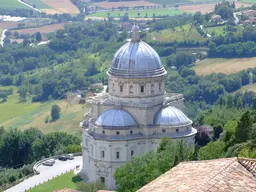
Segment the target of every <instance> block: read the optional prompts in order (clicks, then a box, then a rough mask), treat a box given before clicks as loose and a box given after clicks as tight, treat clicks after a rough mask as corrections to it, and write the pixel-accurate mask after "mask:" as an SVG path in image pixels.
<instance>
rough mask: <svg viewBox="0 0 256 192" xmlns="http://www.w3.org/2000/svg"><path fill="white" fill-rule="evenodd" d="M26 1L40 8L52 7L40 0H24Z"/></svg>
mask: <svg viewBox="0 0 256 192" xmlns="http://www.w3.org/2000/svg"><path fill="white" fill-rule="evenodd" d="M24 2H26V3H28V4H30V5H32V6H35V7H36V8H38V9H51V7H49V6H48V5H46V4H45V3H43V2H42V1H40V0H24Z"/></svg>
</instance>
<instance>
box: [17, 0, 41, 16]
mask: <svg viewBox="0 0 256 192" xmlns="http://www.w3.org/2000/svg"><path fill="white" fill-rule="evenodd" d="M17 1H18V2H20V3H22V4H24V5H26V6H27V7H30V8H31V9H34V10H35V11H38V12H40V13H41V12H42V11H41V10H39V9H37V8H34V7H33V6H32V5H29V4H28V3H26V2H24V1H21V0H17Z"/></svg>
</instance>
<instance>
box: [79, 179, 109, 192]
mask: <svg viewBox="0 0 256 192" xmlns="http://www.w3.org/2000/svg"><path fill="white" fill-rule="evenodd" d="M76 189H77V190H79V191H81V192H97V191H99V190H104V189H105V185H104V184H103V183H102V182H101V181H96V182H95V183H85V182H83V181H81V182H79V183H77V187H76Z"/></svg>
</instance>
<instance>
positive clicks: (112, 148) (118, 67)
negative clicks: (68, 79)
mask: <svg viewBox="0 0 256 192" xmlns="http://www.w3.org/2000/svg"><path fill="white" fill-rule="evenodd" d="M139 33H140V28H139V27H138V26H136V25H135V26H134V27H133V28H132V31H131V36H132V37H131V40H130V41H128V42H127V43H126V44H125V45H123V46H122V47H121V48H120V49H119V50H118V51H117V52H116V54H115V56H114V58H113V61H112V64H111V66H110V68H109V70H108V72H107V74H108V93H106V94H104V95H101V96H100V97H94V98H93V99H92V109H91V112H90V118H89V121H88V123H86V125H87V126H86V127H84V129H83V144H82V145H83V168H82V171H81V175H83V176H84V177H85V178H87V179H88V180H89V181H91V182H95V181H96V180H101V181H102V182H104V183H105V185H106V187H107V188H108V189H114V188H115V181H114V178H113V175H114V173H115V170H116V168H118V167H120V166H121V165H123V164H124V163H126V162H127V161H129V160H131V158H132V156H133V155H136V156H137V155H142V154H143V153H145V152H147V151H149V150H155V149H156V148H157V147H158V144H159V142H160V140H161V138H162V137H164V136H167V137H169V138H171V139H172V140H184V141H185V142H186V143H187V144H189V145H194V137H195V134H196V132H197V131H196V129H194V128H193V127H192V121H191V120H190V119H189V118H187V117H186V115H184V113H183V112H182V110H183V95H181V94H177V93H166V91H165V84H164V78H165V75H166V70H165V69H164V67H163V66H162V64H161V60H160V58H159V55H158V54H157V53H156V51H155V50H154V49H153V48H152V47H150V46H149V45H148V44H147V43H145V42H143V41H141V40H140V36H139Z"/></svg>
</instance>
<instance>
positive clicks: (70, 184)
mask: <svg viewBox="0 0 256 192" xmlns="http://www.w3.org/2000/svg"><path fill="white" fill-rule="evenodd" d="M80 181H81V179H80V177H79V176H77V175H75V174H74V173H73V171H71V172H68V173H66V174H63V175H61V176H59V177H56V178H54V179H52V180H50V181H48V182H46V183H44V184H41V185H38V186H37V187H35V188H33V189H31V190H29V192H52V191H54V190H58V189H64V188H69V189H76V183H78V182H80Z"/></svg>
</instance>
